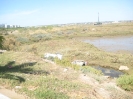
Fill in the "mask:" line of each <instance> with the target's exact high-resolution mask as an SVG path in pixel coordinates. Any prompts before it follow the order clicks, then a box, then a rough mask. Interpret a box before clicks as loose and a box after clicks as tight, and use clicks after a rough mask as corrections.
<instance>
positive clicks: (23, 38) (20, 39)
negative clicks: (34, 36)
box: [16, 37, 29, 44]
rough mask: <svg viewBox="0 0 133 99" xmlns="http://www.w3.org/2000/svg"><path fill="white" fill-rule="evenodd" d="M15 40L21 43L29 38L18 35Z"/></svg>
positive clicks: (26, 41)
mask: <svg viewBox="0 0 133 99" xmlns="http://www.w3.org/2000/svg"><path fill="white" fill-rule="evenodd" d="M16 40H17V41H18V42H20V43H22V44H24V43H28V42H29V39H28V38H26V37H18V38H17V39H16Z"/></svg>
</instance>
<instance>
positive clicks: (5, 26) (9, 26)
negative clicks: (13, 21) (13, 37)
mask: <svg viewBox="0 0 133 99" xmlns="http://www.w3.org/2000/svg"><path fill="white" fill-rule="evenodd" d="M18 27H20V25H7V24H0V28H18Z"/></svg>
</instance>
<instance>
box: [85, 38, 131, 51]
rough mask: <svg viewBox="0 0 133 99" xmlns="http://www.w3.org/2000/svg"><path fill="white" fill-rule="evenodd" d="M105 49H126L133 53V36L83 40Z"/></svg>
mask: <svg viewBox="0 0 133 99" xmlns="http://www.w3.org/2000/svg"><path fill="white" fill-rule="evenodd" d="M84 41H85V42H86V43H91V44H93V45H94V46H96V47H98V48H100V49H103V50H105V51H111V52H118V51H126V52H130V53H133V36H130V37H129V36H127V37H114V38H96V39H87V40H84Z"/></svg>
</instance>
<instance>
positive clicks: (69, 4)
mask: <svg viewBox="0 0 133 99" xmlns="http://www.w3.org/2000/svg"><path fill="white" fill-rule="evenodd" d="M98 13H99V20H100V21H119V20H133V0H0V24H10V25H20V26H37V25H52V24H67V23H79V22H97V21H98V18H97V17H98Z"/></svg>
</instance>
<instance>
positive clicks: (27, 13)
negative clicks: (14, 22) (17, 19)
mask: <svg viewBox="0 0 133 99" xmlns="http://www.w3.org/2000/svg"><path fill="white" fill-rule="evenodd" d="M38 11H39V10H31V11H22V12H19V13H14V14H11V15H13V16H18V15H30V14H33V13H36V12H38Z"/></svg>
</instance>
